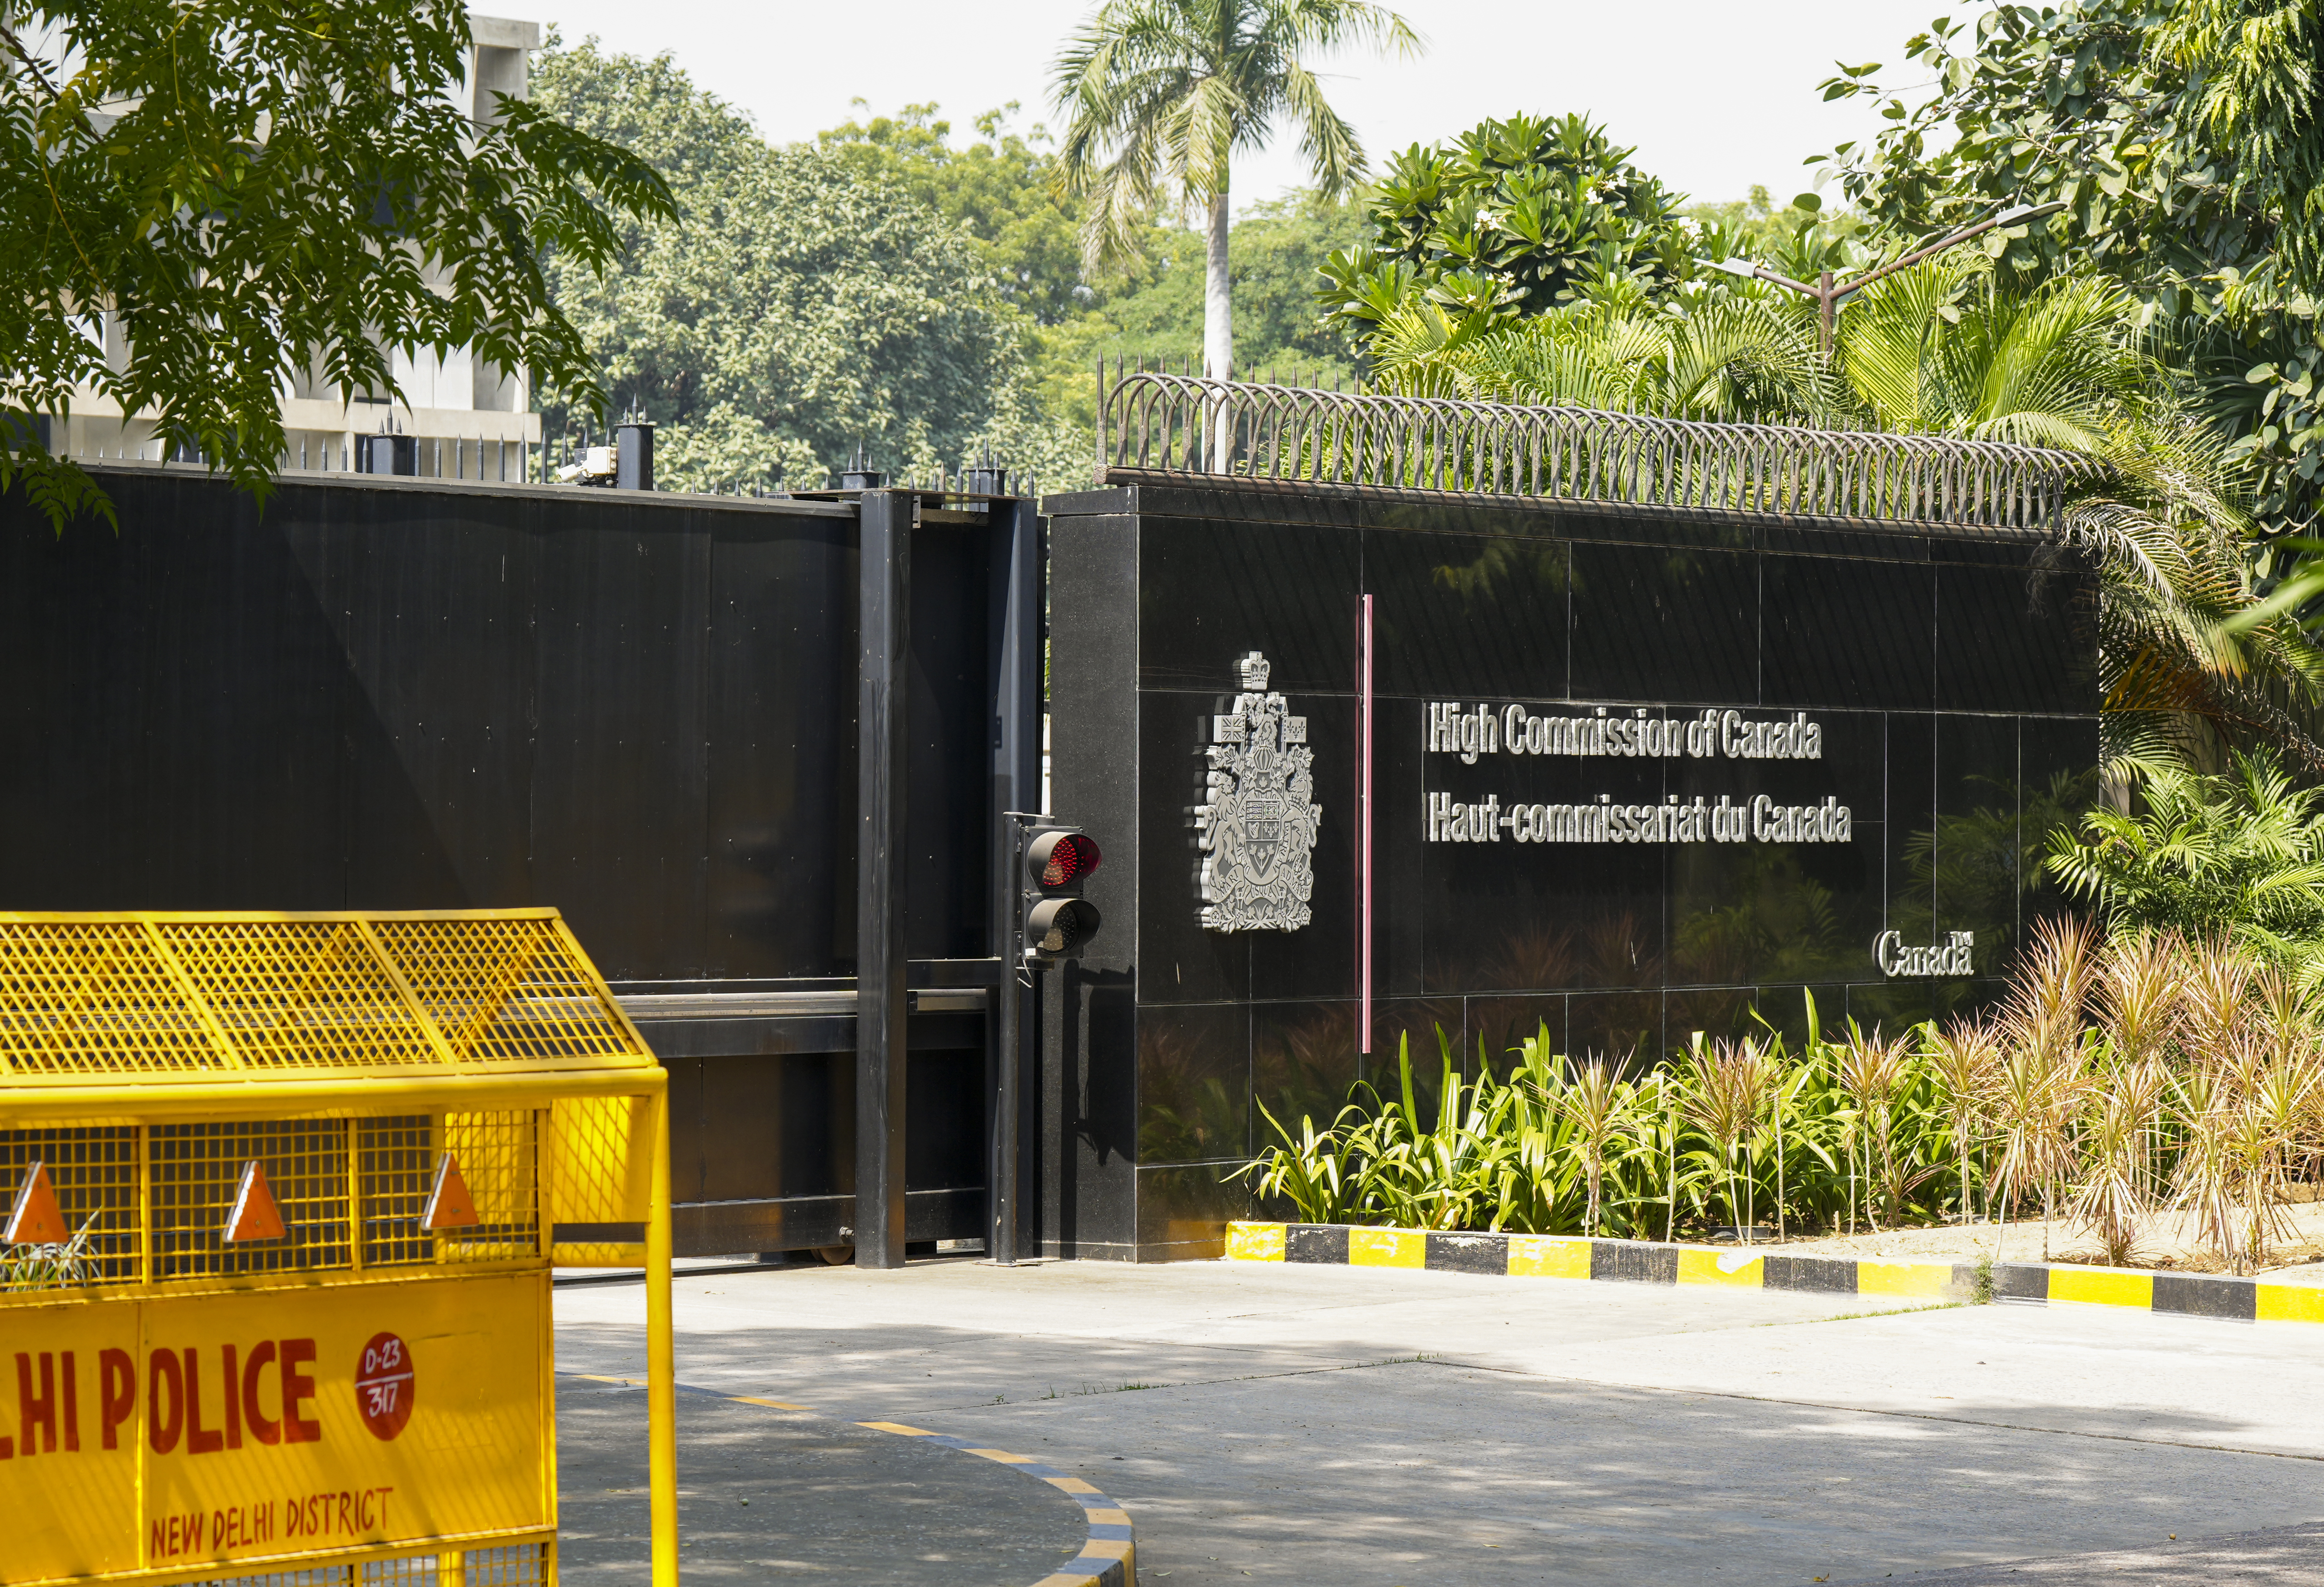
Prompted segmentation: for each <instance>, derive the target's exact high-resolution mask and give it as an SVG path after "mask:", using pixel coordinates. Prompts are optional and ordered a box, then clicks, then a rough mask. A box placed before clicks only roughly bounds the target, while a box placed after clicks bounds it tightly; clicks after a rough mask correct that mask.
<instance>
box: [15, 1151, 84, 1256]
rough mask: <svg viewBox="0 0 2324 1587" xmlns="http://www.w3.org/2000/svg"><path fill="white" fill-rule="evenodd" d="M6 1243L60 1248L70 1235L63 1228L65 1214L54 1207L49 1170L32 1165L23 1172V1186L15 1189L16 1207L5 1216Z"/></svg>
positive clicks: (39, 1164) (56, 1206)
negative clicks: (6, 1225) (6, 1224)
mask: <svg viewBox="0 0 2324 1587" xmlns="http://www.w3.org/2000/svg"><path fill="white" fill-rule="evenodd" d="M6 1238H7V1242H8V1243H9V1244H10V1245H62V1244H63V1243H65V1241H69V1240H70V1239H71V1238H72V1235H71V1234H70V1233H69V1232H67V1230H66V1228H65V1214H64V1211H63V1209H62V1208H60V1207H59V1206H58V1205H57V1191H56V1186H53V1185H51V1184H50V1183H49V1166H48V1165H47V1164H46V1163H34V1164H33V1165H32V1167H30V1168H27V1169H26V1170H25V1171H24V1183H23V1184H22V1185H20V1186H17V1187H16V1204H15V1205H14V1207H13V1208H11V1209H10V1211H9V1213H8V1228H7V1232H6Z"/></svg>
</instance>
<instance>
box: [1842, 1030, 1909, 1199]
mask: <svg viewBox="0 0 2324 1587" xmlns="http://www.w3.org/2000/svg"><path fill="white" fill-rule="evenodd" d="M1912 1078H1913V1040H1912V1038H1911V1037H1910V1036H1898V1037H1892V1038H1886V1039H1883V1038H1882V1037H1881V1035H1880V1031H1879V1029H1878V1027H1877V1026H1876V1027H1875V1028H1874V1029H1873V1031H1872V1034H1871V1035H1869V1036H1867V1035H1865V1034H1864V1032H1863V1031H1861V1030H1859V1029H1857V1028H1856V1026H1855V1024H1854V1022H1853V1021H1850V1023H1849V1039H1848V1040H1847V1042H1845V1043H1844V1044H1842V1046H1841V1047H1840V1089H1841V1090H1842V1091H1844V1092H1846V1093H1848V1095H1849V1100H1850V1101H1852V1102H1854V1103H1856V1106H1857V1111H1858V1113H1859V1114H1861V1116H1862V1117H1863V1119H1864V1121H1865V1143H1864V1152H1865V1171H1864V1176H1865V1179H1866V1181H1867V1184H1870V1183H1877V1185H1878V1186H1879V1187H1880V1202H1879V1205H1880V1206H1881V1208H1882V1209H1883V1210H1884V1211H1885V1212H1886V1214H1887V1218H1888V1221H1889V1223H1892V1224H1893V1223H1895V1222H1897V1220H1898V1216H1899V1214H1900V1213H1902V1212H1903V1210H1904V1195H1905V1193H1906V1192H1907V1191H1908V1190H1909V1189H1910V1188H1911V1183H1910V1182H1911V1179H1912V1178H1913V1177H1914V1176H1911V1175H1909V1174H1907V1173H1905V1172H1904V1170H1903V1169H1902V1168H1901V1167H1900V1166H1899V1164H1898V1162H1897V1158H1896V1140H1895V1126H1896V1119H1895V1112H1896V1099H1897V1098H1898V1096H1900V1095H1901V1094H1902V1093H1903V1092H1904V1088H1905V1087H1906V1086H1907V1085H1908V1084H1911V1082H1912ZM1876 1162H1877V1167H1876ZM1870 1205H1871V1203H1870V1200H1869V1198H1867V1207H1869V1206H1870ZM1873 1227H1874V1228H1875V1229H1877V1228H1879V1227H1880V1219H1879V1216H1878V1214H1877V1213H1876V1214H1875V1216H1874V1218H1873Z"/></svg>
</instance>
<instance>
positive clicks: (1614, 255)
mask: <svg viewBox="0 0 2324 1587" xmlns="http://www.w3.org/2000/svg"><path fill="white" fill-rule="evenodd" d="M1631 152H1632V151H1630V150H1628V149H1620V148H1617V147H1615V146H1614V144H1613V143H1612V142H1611V141H1610V140H1609V139H1608V137H1607V136H1606V132H1605V129H1604V128H1603V127H1600V126H1597V125H1593V124H1591V122H1590V121H1589V120H1587V119H1586V118H1585V117H1582V116H1580V115H1567V116H1563V117H1554V116H1535V115H1513V116H1511V117H1509V118H1508V120H1506V121H1485V122H1481V123H1480V124H1479V125H1477V126H1476V127H1474V128H1473V129H1471V131H1469V132H1466V133H1463V134H1462V135H1461V136H1460V137H1459V138H1457V139H1455V140H1454V141H1453V142H1452V143H1449V144H1439V145H1437V146H1435V147H1434V148H1425V147H1423V146H1422V145H1420V144H1417V143H1416V144H1414V145H1413V146H1412V147H1411V148H1409V149H1406V151H1405V152H1402V153H1401V154H1398V155H1397V156H1396V157H1395V158H1394V159H1393V160H1391V161H1389V162H1388V170H1387V171H1386V172H1385V173H1384V174H1383V175H1382V176H1381V177H1380V178H1379V180H1378V181H1377V182H1375V183H1374V184H1373V187H1372V190H1371V194H1370V198H1369V204H1368V210H1369V216H1370V219H1371V223H1372V236H1371V238H1370V240H1369V242H1368V243H1366V244H1364V245H1359V246H1357V247H1354V248H1350V249H1343V250H1342V251H1340V252H1338V253H1335V254H1333V255H1332V256H1331V258H1330V259H1329V260H1327V261H1326V262H1325V263H1324V266H1323V274H1324V276H1325V278H1326V281H1327V284H1326V285H1325V287H1324V288H1323V291H1321V293H1320V300H1321V301H1322V304H1323V310H1324V312H1325V313H1326V314H1327V315H1328V316H1331V317H1333V318H1339V319H1341V320H1342V321H1345V322H1347V326H1348V328H1349V330H1350V332H1351V334H1369V328H1372V327H1376V326H1379V325H1380V324H1382V323H1384V322H1385V321H1386V320H1387V319H1388V318H1389V316H1390V315H1391V314H1392V313H1393V311H1394V310H1395V309H1396V307H1397V305H1399V304H1401V303H1404V302H1406V301H1408V300H1411V299H1412V298H1413V297H1414V296H1415V295H1416V293H1418V294H1422V295H1425V297H1426V298H1427V299H1428V300H1430V301H1432V302H1434V303H1435V304H1438V305H1440V306H1441V307H1442V308H1443V309H1446V310H1448V311H1449V312H1451V313H1452V314H1453V315H1455V316H1458V317H1462V318H1467V317H1471V316H1479V315H1482V316H1487V317H1489V318H1495V319H1498V318H1504V317H1507V316H1511V315H1518V314H1540V313H1542V312H1544V311H1545V310H1547V309H1552V308H1554V307H1555V306H1556V305H1558V304H1561V303H1564V302H1569V301H1571V300H1573V299H1575V298H1577V297H1579V296H1581V295H1582V293H1583V291H1585V290H1588V289H1595V290H1598V291H1605V290H1606V289H1608V288H1609V287H1610V286H1614V285H1617V284H1622V283H1627V284H1628V285H1630V286H1632V287H1634V288H1635V289H1636V290H1637V291H1643V292H1646V293H1649V294H1651V293H1655V292H1658V291H1667V290H1668V289H1669V288H1670V287H1672V286H1674V285H1675V284H1676V283H1678V282H1680V281H1689V280H1692V279H1693V278H1694V276H1695V275H1696V273H1697V271H1696V267H1695V265H1694V263H1693V258H1694V254H1695V252H1696V250H1697V248H1698V246H1699V239H1698V236H1697V230H1696V227H1695V226H1693V225H1692V224H1691V223H1688V222H1685V221H1684V220H1683V219H1682V217H1681V216H1680V214H1679V209H1678V207H1679V204H1680V202H1681V200H1680V199H1679V198H1678V196H1677V195H1675V194H1673V193H1671V192H1670V191H1668V190H1667V189H1665V188H1664V186H1663V185H1662V183H1661V182H1660V181H1659V180H1656V179H1655V178H1654V177H1651V176H1648V175H1647V174H1646V172H1644V171H1640V170H1638V169H1637V167H1636V166H1634V165H1632V164H1631V163H1630V162H1629V157H1630V154H1631Z"/></svg>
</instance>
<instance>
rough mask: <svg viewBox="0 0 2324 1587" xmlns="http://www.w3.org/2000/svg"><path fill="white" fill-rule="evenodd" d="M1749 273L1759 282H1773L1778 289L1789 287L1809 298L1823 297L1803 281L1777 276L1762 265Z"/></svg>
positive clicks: (1818, 291) (1786, 276)
mask: <svg viewBox="0 0 2324 1587" xmlns="http://www.w3.org/2000/svg"><path fill="white" fill-rule="evenodd" d="M1751 273H1752V274H1753V275H1756V276H1757V277H1758V278H1759V279H1760V280H1761V281H1774V282H1775V284H1776V285H1777V286H1779V287H1789V288H1791V289H1792V291H1795V292H1804V293H1806V294H1807V295H1808V296H1809V297H1811V298H1821V297H1822V296H1823V293H1822V292H1821V291H1820V290H1818V289H1817V288H1814V287H1812V286H1810V285H1808V283H1807V282H1805V281H1794V280H1793V279H1792V278H1791V277H1790V276H1788V275H1777V274H1776V273H1775V272H1774V271H1772V270H1769V269H1768V268H1767V267H1766V265H1764V264H1762V265H1759V266H1757V268H1756V269H1754V270H1753V271H1752V272H1751Z"/></svg>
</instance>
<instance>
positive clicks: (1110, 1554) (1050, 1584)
mask: <svg viewBox="0 0 2324 1587" xmlns="http://www.w3.org/2000/svg"><path fill="white" fill-rule="evenodd" d="M558 1377H560V1378H574V1379H580V1380H581V1381H583V1382H587V1383H617V1384H620V1385H622V1387H624V1388H629V1389H638V1388H642V1387H644V1384H645V1379H641V1378H608V1377H604V1376H603V1375H601V1374H599V1373H595V1372H560V1373H558ZM678 1392H679V1393H680V1394H693V1395H699V1396H701V1397H703V1398H706V1399H723V1400H726V1401H728V1402H729V1403H731V1404H733V1405H754V1406H759V1407H763V1408H764V1409H767V1410H773V1411H804V1412H806V1413H807V1414H808V1415H809V1416H816V1415H820V1414H821V1413H819V1412H817V1411H816V1408H815V1407H813V1406H806V1405H797V1404H794V1403H792V1402H791V1401H789V1400H787V1399H761V1398H757V1397H755V1396H752V1395H748V1394H721V1393H720V1392H719V1391H718V1390H716V1389H699V1388H696V1387H695V1386H694V1385H692V1384H689V1383H681V1384H679V1385H678ZM855 1426H859V1427H869V1428H871V1430H872V1431H874V1432H878V1433H892V1434H894V1435H897V1436H898V1437H899V1438H920V1439H926V1440H927V1442H929V1443H931V1444H942V1445H943V1446H944V1447H945V1448H946V1449H956V1450H959V1451H960V1452H961V1453H964V1454H973V1455H976V1456H978V1457H979V1458H981V1459H983V1460H988V1461H993V1462H998V1463H999V1464H1001V1465H1004V1466H1007V1467H1009V1468H1010V1469H1011V1470H1012V1471H1016V1472H1022V1473H1024V1474H1025V1475H1026V1476H1028V1477H1031V1478H1033V1479H1034V1480H1036V1481H1041V1482H1046V1483H1047V1484H1048V1485H1049V1486H1050V1487H1052V1488H1054V1489H1056V1490H1057V1491H1058V1492H1060V1493H1062V1494H1064V1495H1065V1496H1066V1497H1067V1498H1068V1499H1072V1500H1073V1501H1074V1503H1075V1504H1078V1505H1079V1506H1081V1508H1082V1519H1083V1522H1084V1525H1085V1526H1087V1527H1088V1528H1089V1536H1088V1538H1087V1539H1086V1540H1085V1541H1084V1543H1083V1545H1082V1551H1081V1553H1079V1554H1078V1555H1074V1557H1073V1558H1072V1559H1069V1560H1067V1561H1065V1563H1064V1564H1061V1565H1059V1566H1058V1567H1057V1568H1056V1570H1054V1571H1052V1572H1050V1573H1048V1574H1047V1575H1046V1576H1043V1577H1042V1578H1041V1579H1040V1580H1038V1581H1037V1582H1033V1583H1031V1587H1138V1542H1137V1537H1136V1534H1135V1532H1134V1531H1133V1529H1132V1527H1131V1525H1130V1512H1129V1511H1128V1510H1126V1509H1122V1508H1121V1507H1120V1505H1118V1504H1116V1503H1115V1502H1114V1501H1113V1500H1112V1499H1108V1498H1107V1497H1106V1496H1105V1495H1104V1494H1103V1493H1101V1492H1100V1491H1098V1490H1097V1489H1096V1488H1094V1487H1093V1486H1091V1485H1090V1484H1089V1483H1088V1482H1085V1481H1083V1480H1082V1479H1081V1478H1079V1477H1076V1476H1074V1475H1073V1474H1071V1473H1070V1472H1061V1471H1059V1470H1057V1468H1056V1467H1055V1466H1050V1465H1044V1464H1043V1463H1042V1462H1039V1461H1037V1460H1035V1459H1033V1458H1032V1457H1031V1456H1030V1455H1023V1454H1010V1453H1009V1452H1008V1451H1007V1450H1002V1449H992V1448H990V1447H988V1446H986V1445H984V1444H978V1443H977V1442H976V1441H975V1440H973V1439H969V1438H953V1437H949V1436H947V1435H945V1434H942V1433H931V1432H928V1431H927V1429H925V1428H922V1427H908V1426H904V1425H903V1424H902V1423H901V1422H858V1423H856V1424H855Z"/></svg>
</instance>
